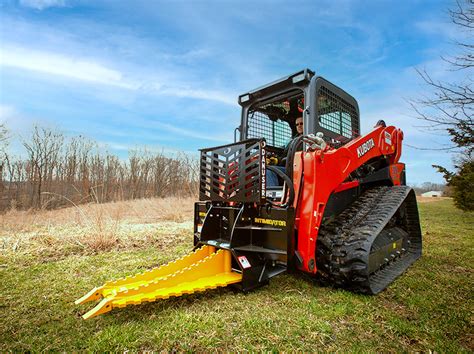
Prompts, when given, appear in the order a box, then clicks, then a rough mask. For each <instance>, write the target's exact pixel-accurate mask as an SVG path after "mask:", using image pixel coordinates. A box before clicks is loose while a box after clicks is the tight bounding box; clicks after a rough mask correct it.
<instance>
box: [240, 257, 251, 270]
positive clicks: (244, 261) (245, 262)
mask: <svg viewBox="0 0 474 354" xmlns="http://www.w3.org/2000/svg"><path fill="white" fill-rule="evenodd" d="M237 259H238V260H239V262H240V265H241V266H242V268H244V269H247V268H250V267H251V265H250V262H249V261H248V259H247V257H245V256H239V257H237Z"/></svg>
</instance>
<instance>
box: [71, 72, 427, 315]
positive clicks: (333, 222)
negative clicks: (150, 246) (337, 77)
mask: <svg viewBox="0 0 474 354" xmlns="http://www.w3.org/2000/svg"><path fill="white" fill-rule="evenodd" d="M239 103H240V105H241V106H242V120H241V124H240V126H239V127H238V128H236V130H235V133H239V135H240V139H237V134H235V139H234V140H236V141H237V140H238V141H237V142H234V143H233V144H229V145H224V146H218V147H213V148H208V149H202V150H201V157H200V194H199V202H197V203H196V204H195V216H194V250H193V252H192V253H190V254H189V255H187V256H185V257H183V258H181V259H179V260H177V261H175V262H171V263H168V264H166V265H164V266H161V267H159V268H155V269H151V270H149V271H147V272H145V273H142V274H138V275H135V276H131V277H127V278H124V279H120V280H116V281H111V282H107V283H105V284H104V285H103V286H101V287H99V288H95V289H93V290H91V291H90V292H89V293H88V294H86V295H85V296H84V297H82V298H81V299H79V300H77V301H76V304H80V303H83V302H86V301H91V300H101V301H100V302H99V303H98V304H97V306H96V307H95V308H93V309H92V310H90V311H89V312H87V313H86V314H85V315H84V316H83V317H84V318H85V319H87V318H91V317H94V316H97V315H99V314H102V313H105V312H108V311H110V310H112V309H113V308H116V307H124V306H127V305H131V304H140V303H143V302H147V301H155V300H157V299H164V298H168V297H170V296H179V295H182V294H190V293H194V292H198V291H204V290H206V289H212V288H216V287H220V286H227V285H230V284H232V285H233V286H235V287H237V288H239V289H241V290H243V291H249V290H251V289H253V288H256V287H259V286H261V285H264V284H266V283H268V281H269V279H270V278H272V277H273V276H275V275H277V274H280V273H282V272H285V271H292V272H294V271H302V272H306V273H309V274H312V275H314V276H315V277H318V278H319V279H321V280H322V281H323V282H324V283H327V284H332V285H334V286H336V287H342V288H346V289H350V290H353V291H356V292H360V293H364V294H377V293H378V292H380V291H382V290H383V289H385V288H386V287H387V286H388V285H389V284H390V283H391V282H392V281H393V280H394V279H395V278H396V277H397V276H399V275H400V274H402V273H403V271H405V270H406V269H407V267H408V266H410V264H412V263H413V262H414V261H415V260H416V259H418V258H419V257H420V256H421V230H420V223H419V218H418V209H417V204H416V199H415V193H414V191H413V190H412V189H411V188H409V187H407V186H406V185H405V165H404V164H403V163H400V162H399V160H400V156H401V153H402V140H403V133H402V131H401V130H400V129H397V128H396V127H394V126H386V124H385V123H384V122H383V121H379V122H378V123H377V124H376V126H375V127H374V129H373V130H372V131H371V132H369V133H368V134H366V135H363V136H362V135H360V121H359V109H358V105H357V102H356V100H355V99H354V98H353V97H352V96H350V95H349V94H347V93H346V92H345V91H343V90H342V89H340V88H339V87H337V86H335V85H333V84H332V83H330V82H328V81H327V80H325V79H324V78H322V77H320V76H316V75H315V74H314V72H312V71H311V70H309V69H306V70H303V71H300V72H297V73H295V74H293V75H290V76H287V77H284V78H282V79H280V80H277V81H275V82H272V83H270V84H268V85H266V86H263V87H260V88H258V89H256V90H254V91H250V92H248V93H245V94H243V95H241V96H240V97H239ZM298 117H303V121H304V131H303V134H301V135H298V136H295V135H296V132H297V129H296V125H295V120H296V118H298ZM283 155H284V156H283ZM272 163H273V164H272ZM275 164H278V165H279V166H277V165H275ZM269 174H274V175H273V177H274V178H273V179H274V180H275V177H278V179H279V181H280V184H281V185H275V186H267V181H268V177H269Z"/></svg>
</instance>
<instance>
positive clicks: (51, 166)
mask: <svg viewBox="0 0 474 354" xmlns="http://www.w3.org/2000/svg"><path fill="white" fill-rule="evenodd" d="M63 142H64V137H63V135H62V134H61V133H58V132H55V131H52V130H49V129H45V128H38V127H35V128H34V131H33V135H32V137H31V141H24V142H23V146H24V147H25V148H26V150H27V152H28V157H29V162H30V164H31V174H30V176H31V177H32V178H31V180H32V181H33V184H34V185H35V187H36V193H32V195H31V198H32V203H31V204H32V205H34V206H35V207H37V208H41V207H42V200H41V193H42V191H43V188H44V185H46V186H47V187H51V184H52V180H53V178H54V177H55V176H54V172H55V169H56V167H57V162H58V158H59V156H58V155H59V151H60V150H61V148H62V145H63Z"/></svg>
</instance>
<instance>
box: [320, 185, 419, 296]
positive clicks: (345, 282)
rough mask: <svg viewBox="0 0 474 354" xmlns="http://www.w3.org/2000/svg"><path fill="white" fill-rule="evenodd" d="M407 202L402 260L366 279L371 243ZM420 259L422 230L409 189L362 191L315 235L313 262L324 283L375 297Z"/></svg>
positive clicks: (390, 188) (368, 275)
mask: <svg viewBox="0 0 474 354" xmlns="http://www.w3.org/2000/svg"><path fill="white" fill-rule="evenodd" d="M404 202H405V207H406V221H407V225H406V228H405V229H406V231H407V232H408V234H409V236H408V239H409V241H410V245H409V246H408V249H407V251H406V252H404V253H403V255H402V256H400V257H398V258H396V259H395V260H394V261H391V262H390V263H388V264H387V265H385V266H383V267H382V268H381V269H379V270H378V271H376V272H375V273H373V274H368V269H369V254H370V250H371V247H372V243H373V241H374V240H375V238H376V237H377V236H378V235H379V233H380V232H381V231H382V230H383V228H384V227H385V225H386V224H387V223H388V222H389V221H390V219H391V218H392V217H393V216H394V215H395V213H396V211H397V210H398V209H399V208H400V207H401V206H402V204H403V203H404ZM420 256H421V229H420V223H419V216H418V208H417V204H416V197H415V193H414V191H413V190H412V189H411V188H409V187H407V186H393V187H386V186H384V187H376V188H373V189H370V190H368V191H366V192H365V193H364V194H363V195H361V196H360V197H359V199H358V200H357V201H355V202H354V203H353V204H352V205H351V206H350V207H349V208H348V209H346V210H345V211H344V212H342V213H341V214H340V215H338V216H337V217H336V219H335V220H333V221H331V222H329V223H327V224H325V225H322V227H321V229H320V230H319V234H318V240H317V247H316V259H317V267H318V276H319V279H320V280H322V282H323V283H326V284H330V285H333V286H336V287H343V288H346V289H348V290H351V291H354V292H359V293H364V294H377V293H379V292H380V291H382V290H383V289H385V288H386V287H387V286H388V285H389V284H390V283H391V282H392V281H393V280H395V278H397V277H398V276H399V275H400V274H402V273H403V272H404V271H405V270H406V269H407V268H408V267H409V266H410V265H411V264H412V263H413V262H414V261H415V260H417V259H418V258H419V257H420Z"/></svg>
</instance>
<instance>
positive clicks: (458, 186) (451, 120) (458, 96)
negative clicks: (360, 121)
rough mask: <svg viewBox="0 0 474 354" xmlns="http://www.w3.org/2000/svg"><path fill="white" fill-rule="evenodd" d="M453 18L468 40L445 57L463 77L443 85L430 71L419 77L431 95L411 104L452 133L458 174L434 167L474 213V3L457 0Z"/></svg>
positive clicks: (433, 125)
mask: <svg viewBox="0 0 474 354" xmlns="http://www.w3.org/2000/svg"><path fill="white" fill-rule="evenodd" d="M449 16H450V18H451V21H452V23H453V25H454V26H456V28H457V29H458V33H459V34H462V33H466V34H467V35H466V36H465V38H466V39H462V40H459V41H456V42H455V45H456V47H457V48H458V53H457V54H454V55H453V56H451V57H449V58H443V59H444V60H445V61H446V62H447V63H449V64H450V66H451V70H452V71H453V72H462V73H463V75H462V78H461V79H458V80H455V81H451V82H442V81H439V80H435V79H433V78H432V76H431V75H430V74H429V73H428V72H427V71H426V70H418V73H419V75H420V76H421V78H422V79H423V80H424V82H425V83H426V84H427V85H428V87H429V88H430V89H431V92H432V94H431V96H429V97H426V98H423V99H419V100H414V101H412V102H411V105H412V107H413V109H414V110H415V111H416V112H417V114H418V118H419V119H420V120H422V121H424V122H426V123H427V127H429V128H431V129H438V130H439V129H441V130H444V131H446V132H447V133H448V135H449V136H450V138H451V142H452V146H450V147H447V148H446V149H448V150H452V151H454V152H457V153H458V154H457V156H456V158H455V168H456V171H455V172H451V171H449V170H448V169H446V168H445V167H443V166H439V165H433V167H434V168H436V169H437V170H438V172H440V173H442V174H443V177H444V179H445V180H446V181H447V182H448V186H450V187H452V189H453V197H454V202H455V204H456V206H457V207H458V208H460V209H462V210H474V160H473V152H474V77H473V70H474V0H457V1H456V6H455V8H454V9H453V10H450V11H449Z"/></svg>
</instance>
